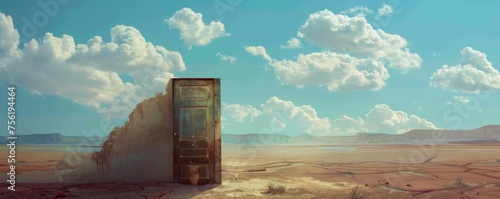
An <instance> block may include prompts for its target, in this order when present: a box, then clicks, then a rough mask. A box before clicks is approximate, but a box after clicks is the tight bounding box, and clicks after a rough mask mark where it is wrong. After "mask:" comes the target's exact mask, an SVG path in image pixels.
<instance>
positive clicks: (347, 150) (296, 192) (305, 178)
mask: <svg viewBox="0 0 500 199" xmlns="http://www.w3.org/2000/svg"><path fill="white" fill-rule="evenodd" d="M27 149H29V150H27ZM17 152H18V154H17V156H18V158H17V160H18V161H19V163H18V164H17V165H18V167H17V168H18V169H17V170H16V172H18V174H19V173H20V174H19V175H18V178H19V181H18V185H17V187H16V192H15V193H14V192H11V191H8V190H7V188H6V186H7V185H6V184H5V183H3V184H2V188H1V189H2V190H1V191H0V194H1V195H0V197H2V195H3V196H8V197H9V198H16V197H17V198H26V197H29V198H54V197H55V196H57V195H60V196H66V197H68V198H88V197H90V196H92V197H94V198H96V197H97V198H110V197H111V198H113V197H117V198H141V197H142V198H255V197H273V198H348V196H349V194H350V192H351V190H352V189H353V188H354V187H356V186H358V191H359V192H360V193H364V194H366V195H369V196H370V198H371V199H375V198H498V196H499V195H500V145H499V144H498V143H490V144H461V145H436V146H433V145H423V146H412V145H343V146H257V145H246V146H245V145H223V155H222V157H223V160H222V161H223V167H222V169H223V173H222V177H223V183H222V185H219V186H214V185H205V186H185V185H178V184H170V183H154V182H152V183H144V184H123V183H106V184H82V185H77V184H40V183H37V184H34V183H28V184H26V183H23V182H22V180H21V179H23V178H25V179H27V178H28V177H29V176H30V175H31V176H37V175H42V174H41V173H43V172H50V171H51V170H53V167H54V166H55V165H56V164H57V162H58V161H59V160H61V159H63V158H64V157H65V155H66V154H68V152H65V151H64V150H60V149H58V148H57V147H42V148H40V147H38V148H37V147H31V148H24V150H19V151H17ZM0 155H1V156H3V157H6V156H7V153H6V152H5V151H2V152H1V153H0ZM0 170H1V171H2V172H7V164H1V167H0ZM6 177H7V176H6V175H3V176H2V180H5V179H6ZM271 182H275V183H278V184H281V185H284V186H286V189H285V192H283V193H276V194H274V195H272V194H269V193H268V184H269V183H271Z"/></svg>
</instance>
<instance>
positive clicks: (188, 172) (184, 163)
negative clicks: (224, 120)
mask: <svg viewBox="0 0 500 199" xmlns="http://www.w3.org/2000/svg"><path fill="white" fill-rule="evenodd" d="M172 88H173V92H172V93H173V122H174V125H173V131H174V132H173V136H174V137H173V145H174V151H173V152H174V161H173V163H174V168H173V169H174V171H173V177H174V182H177V183H182V184H193V185H200V184H208V183H216V184H220V183H221V164H220V163H221V146H220V141H221V140H220V118H221V116H220V79H185V78H174V79H173V86H172Z"/></svg>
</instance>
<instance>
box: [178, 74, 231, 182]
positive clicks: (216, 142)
mask: <svg viewBox="0 0 500 199" xmlns="http://www.w3.org/2000/svg"><path fill="white" fill-rule="evenodd" d="M189 80H210V81H212V83H213V88H212V89H213V92H212V93H213V109H214V110H213V124H212V125H211V127H210V128H213V129H214V136H213V138H212V139H213V140H212V143H213V144H212V146H209V149H208V152H209V153H210V151H211V149H212V148H213V153H214V154H213V157H214V160H213V161H214V162H213V163H212V162H210V164H214V170H213V171H209V176H213V178H210V182H209V183H211V184H222V173H221V172H222V168H221V159H222V158H221V153H222V150H221V149H222V146H221V99H220V91H221V89H220V78H171V81H172V87H171V88H172V89H171V90H170V93H171V95H172V101H171V102H172V104H171V105H172V115H171V116H172V132H171V135H172V141H173V142H172V148H173V150H172V153H173V155H172V158H173V160H172V164H173V167H172V168H173V182H174V183H178V180H179V176H180V175H179V174H180V167H179V166H180V162H179V160H178V159H179V154H180V152H179V150H178V144H179V135H174V131H175V129H176V126H178V124H176V121H175V114H176V112H175V107H174V106H175V104H174V102H175V101H176V97H178V96H175V88H176V85H177V82H178V81H189ZM177 114H178V113H177ZM177 122H178V121H177ZM209 143H210V142H209ZM209 161H212V160H209ZM211 173H213V174H211Z"/></svg>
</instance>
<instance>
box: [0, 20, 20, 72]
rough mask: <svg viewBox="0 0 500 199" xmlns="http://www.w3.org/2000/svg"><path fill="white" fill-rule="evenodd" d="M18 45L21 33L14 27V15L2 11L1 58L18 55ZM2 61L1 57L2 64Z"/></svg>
mask: <svg viewBox="0 0 500 199" xmlns="http://www.w3.org/2000/svg"><path fill="white" fill-rule="evenodd" d="M18 45H19V33H18V32H17V30H16V29H15V28H14V23H13V21H12V17H10V16H8V15H5V14H3V13H1V12H0V58H1V57H3V56H18V49H17V46H18ZM2 55H3V56H2ZM1 61H2V60H1V59H0V64H1V63H2V62H1ZM1 66H2V65H0V67H1Z"/></svg>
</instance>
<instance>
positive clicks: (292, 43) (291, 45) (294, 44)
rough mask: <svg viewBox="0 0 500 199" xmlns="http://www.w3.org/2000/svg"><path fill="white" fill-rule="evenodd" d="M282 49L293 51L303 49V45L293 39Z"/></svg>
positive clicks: (282, 46)
mask: <svg viewBox="0 0 500 199" xmlns="http://www.w3.org/2000/svg"><path fill="white" fill-rule="evenodd" d="M280 47H281V48H283V49H293V48H300V47H302V44H301V43H300V40H299V39H297V38H295V37H292V38H291V39H290V40H288V41H287V42H286V45H281V46H280Z"/></svg>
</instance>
